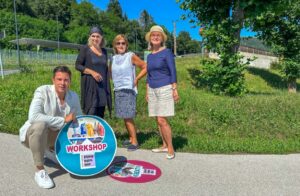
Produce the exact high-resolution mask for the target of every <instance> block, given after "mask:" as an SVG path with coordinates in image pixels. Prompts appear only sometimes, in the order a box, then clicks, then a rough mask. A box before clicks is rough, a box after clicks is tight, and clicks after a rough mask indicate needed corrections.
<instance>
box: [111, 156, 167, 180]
mask: <svg viewBox="0 0 300 196" xmlns="http://www.w3.org/2000/svg"><path fill="white" fill-rule="evenodd" d="M106 172H107V174H108V175H109V176H110V177H112V178H113V179H115V180H118V181H121V182H127V183H145V182H150V181H153V180H156V179H157V178H159V177H160V175H161V170H160V169H159V168H158V167H156V166H155V165H153V164H151V163H148V162H145V161H138V160H126V161H120V162H114V163H112V164H111V165H110V166H109V167H108V168H107V170H106Z"/></svg>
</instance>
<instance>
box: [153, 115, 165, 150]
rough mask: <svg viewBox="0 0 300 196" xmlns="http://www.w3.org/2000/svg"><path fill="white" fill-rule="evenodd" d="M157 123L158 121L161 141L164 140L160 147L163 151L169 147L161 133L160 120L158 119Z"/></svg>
mask: <svg viewBox="0 0 300 196" xmlns="http://www.w3.org/2000/svg"><path fill="white" fill-rule="evenodd" d="M156 121H157V128H158V131H159V134H160V137H161V140H162V146H161V147H160V148H161V149H165V148H167V147H168V145H167V143H166V140H165V138H164V137H163V135H162V133H161V128H160V125H159V124H158V119H157V118H156Z"/></svg>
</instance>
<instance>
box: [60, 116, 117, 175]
mask: <svg viewBox="0 0 300 196" xmlns="http://www.w3.org/2000/svg"><path fill="white" fill-rule="evenodd" d="M116 151H117V142H116V137H115V134H114V132H113V130H112V128H111V127H110V126H109V124H108V123H107V122H106V121H105V120H103V119H102V118H99V117H97V116H90V115H83V116H78V117H77V123H68V124H66V125H65V126H64V127H63V128H62V129H61V130H60V132H59V134H58V137H57V139H56V142H55V152H56V157H57V160H58V162H59V163H60V165H61V166H62V167H63V168H64V169H65V170H67V171H68V172H69V173H72V174H74V175H77V176H92V175H96V174H98V173H100V172H101V171H103V170H105V169H106V168H107V167H108V166H109V165H110V164H111V162H112V161H113V159H114V156H115V154H116Z"/></svg>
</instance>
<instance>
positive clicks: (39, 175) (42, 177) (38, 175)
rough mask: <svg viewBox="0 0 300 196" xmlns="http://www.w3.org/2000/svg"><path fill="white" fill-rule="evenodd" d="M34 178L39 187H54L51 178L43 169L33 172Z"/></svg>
mask: <svg viewBox="0 0 300 196" xmlns="http://www.w3.org/2000/svg"><path fill="white" fill-rule="evenodd" d="M34 180H35V181H36V183H37V184H38V185H39V187H41V188H44V189H50V188H52V187H54V183H53V181H52V179H51V178H50V176H49V175H48V173H47V172H46V170H44V169H42V170H40V171H38V172H35V175H34Z"/></svg>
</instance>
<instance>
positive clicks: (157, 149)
mask: <svg viewBox="0 0 300 196" xmlns="http://www.w3.org/2000/svg"><path fill="white" fill-rule="evenodd" d="M151 151H152V152H154V153H160V152H168V148H162V147H160V148H154V149H152V150H151Z"/></svg>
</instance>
